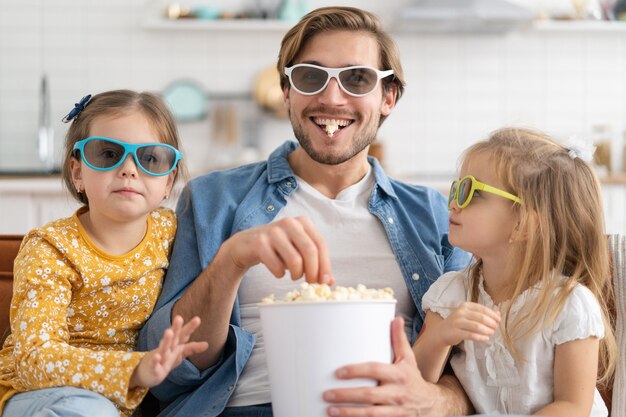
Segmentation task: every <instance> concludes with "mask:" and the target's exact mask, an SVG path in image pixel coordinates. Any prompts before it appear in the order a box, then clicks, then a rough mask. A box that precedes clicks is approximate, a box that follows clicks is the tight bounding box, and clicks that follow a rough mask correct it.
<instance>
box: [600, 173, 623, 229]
mask: <svg viewBox="0 0 626 417" xmlns="http://www.w3.org/2000/svg"><path fill="white" fill-rule="evenodd" d="M602 199H603V202H604V221H605V223H606V232H607V233H626V183H621V184H620V183H604V184H602Z"/></svg>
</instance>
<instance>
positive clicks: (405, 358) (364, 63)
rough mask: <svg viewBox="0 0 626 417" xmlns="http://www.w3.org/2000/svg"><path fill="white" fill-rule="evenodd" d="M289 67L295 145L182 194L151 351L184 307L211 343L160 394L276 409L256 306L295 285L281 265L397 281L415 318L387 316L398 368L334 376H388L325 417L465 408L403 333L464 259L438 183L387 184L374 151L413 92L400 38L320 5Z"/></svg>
mask: <svg viewBox="0 0 626 417" xmlns="http://www.w3.org/2000/svg"><path fill="white" fill-rule="evenodd" d="M278 70H279V72H280V74H281V86H282V88H283V91H284V98H285V103H286V106H287V107H288V109H289V116H290V119H291V123H292V125H293V130H294V134H295V136H296V138H297V140H298V143H299V146H298V145H297V144H295V143H293V142H287V143H285V144H284V145H282V146H281V147H279V148H278V149H277V150H276V151H274V153H272V154H271V155H270V157H269V159H268V161H265V162H262V163H257V164H252V165H247V166H244V167H240V168H236V169H232V170H229V171H222V172H214V173H210V174H208V175H205V176H203V177H200V178H197V179H195V180H193V181H191V182H190V184H189V185H188V186H187V188H186V190H185V192H184V193H183V196H182V198H181V201H180V203H179V207H178V216H179V217H178V224H179V228H178V233H177V235H176V241H175V245H174V248H173V254H172V259H171V263H170V267H169V270H168V274H167V277H166V279H165V283H164V287H163V292H162V294H161V298H160V300H159V302H158V304H157V307H156V309H155V312H154V314H153V316H152V317H151V319H150V320H149V322H148V324H147V325H146V326H145V328H144V330H143V331H142V334H141V340H140V349H142V350H143V349H149V348H152V347H153V346H154V345H155V343H158V340H159V339H160V337H161V334H162V333H163V330H164V329H165V328H167V326H169V325H170V317H172V316H173V315H174V314H179V315H182V316H183V317H184V318H185V320H189V319H191V318H192V317H193V316H195V315H198V316H200V318H201V319H202V323H203V324H202V326H201V328H200V329H198V330H197V331H196V333H195V335H194V338H195V339H197V340H205V341H207V342H208V343H209V349H208V350H207V351H205V352H204V353H202V354H198V355H195V356H192V357H191V358H190V361H185V362H184V363H183V365H181V366H180V367H179V368H177V369H176V370H174V371H173V372H172V373H171V374H170V377H169V378H168V381H166V382H165V383H164V384H162V385H161V386H160V387H158V388H157V389H155V390H154V393H155V395H156V396H157V397H158V398H159V399H160V400H161V401H163V402H165V403H166V404H167V406H166V408H165V409H164V410H163V412H162V415H167V416H174V415H175V416H190V415H203V416H218V415H219V416H239V417H241V416H247V415H254V416H258V415H267V416H271V408H270V404H269V402H270V390H269V382H268V376H267V369H266V366H265V352H264V349H263V344H262V343H255V340H256V341H259V340H260V339H262V334H261V331H260V320H259V312H258V309H257V308H256V306H255V305H256V303H258V302H259V301H260V299H261V298H262V297H264V296H266V295H268V294H270V293H275V294H284V293H286V292H287V291H289V290H292V289H294V287H295V286H296V285H294V283H292V282H291V281H290V280H277V279H275V277H282V276H283V275H284V274H285V273H286V272H288V273H289V274H290V276H291V279H292V280H295V279H298V278H301V277H305V279H306V280H307V281H308V282H318V283H322V282H325V283H333V282H337V283H339V284H341V285H345V286H355V285H356V284H358V283H363V284H365V285H367V286H368V287H374V288H380V287H392V288H393V289H394V292H395V295H396V298H397V300H398V303H397V313H398V315H400V316H402V317H403V319H404V321H403V319H400V318H397V319H396V320H394V322H393V323H392V345H393V349H394V353H395V360H394V363H393V364H356V365H349V366H346V367H344V368H342V369H340V370H338V371H337V376H338V377H339V378H360V377H365V378H374V379H377V380H379V381H380V384H379V385H378V386H377V387H375V388H352V389H336V390H330V391H328V392H326V393H324V399H325V400H326V401H327V402H329V409H328V412H329V415H333V416H335V415H337V416H357V415H365V414H364V413H371V414H367V415H381V416H382V415H418V413H419V415H436V416H442V415H458V414H465V413H467V412H468V411H469V410H468V408H469V405H468V402H467V399H466V397H465V395H464V393H463V391H462V389H461V388H460V386H459V384H458V381H456V380H455V379H454V378H453V377H444V378H443V379H442V381H441V382H440V383H439V385H434V384H429V383H426V382H425V381H424V380H423V379H422V378H421V376H420V374H419V371H418V370H417V366H416V364H415V360H414V357H413V353H412V351H411V347H410V345H409V342H408V340H407V336H406V334H408V335H409V338H410V339H411V341H414V340H415V338H416V337H417V333H418V332H419V330H420V329H421V326H422V319H423V314H424V313H423V311H422V309H421V297H422V295H423V294H424V292H425V291H426V290H427V288H428V287H429V285H430V284H431V283H432V282H433V281H434V280H435V279H436V278H437V277H438V276H439V275H441V274H443V273H444V272H446V271H449V270H456V269H460V268H463V267H464V266H466V265H467V263H468V261H469V258H468V255H467V254H465V253H464V252H461V251H459V250H458V249H454V248H453V247H452V246H451V245H450V244H449V242H448V239H447V232H448V212H447V203H446V201H445V199H444V198H443V197H442V196H441V195H440V194H438V193H437V192H435V191H433V190H428V189H426V188H423V187H419V186H412V185H408V184H404V183H400V182H398V181H395V180H392V179H390V178H388V177H386V176H385V174H384V172H383V170H382V169H381V167H380V165H379V164H378V162H377V161H376V160H375V159H369V160H368V158H367V152H368V149H369V145H370V144H371V143H372V141H373V140H374V139H375V137H376V133H377V131H378V127H379V126H380V124H381V123H382V122H383V120H384V119H385V118H386V117H387V116H388V115H389V114H390V113H391V111H392V110H393V108H394V106H395V104H396V101H397V100H398V99H399V98H400V96H401V95H402V92H403V90H404V81H403V72H402V67H401V64H400V59H399V56H398V52H397V50H396V47H395V45H394V43H393V41H392V40H391V38H390V37H389V36H388V35H387V34H386V33H385V32H383V31H382V29H381V28H380V23H379V21H378V20H377V18H376V17H375V16H373V15H371V14H370V13H368V12H365V11H362V10H359V9H355V8H348V7H329V8H321V9H317V10H314V11H312V12H311V13H309V14H308V15H306V16H305V17H303V18H302V20H301V21H300V22H299V23H298V24H297V25H296V26H295V27H294V28H292V29H291V30H290V31H289V32H288V33H287V34H286V35H285V37H284V39H283V41H282V45H281V50H280V53H279V59H278ZM404 322H406V325H404V324H403V323H404ZM405 333H406V334H405ZM338 403H354V404H358V405H357V406H350V407H348V406H345V405H343V406H340V405H339V404H338ZM333 404H337V405H333ZM371 405H374V407H371V408H365V407H369V406H371ZM394 413H397V414H394Z"/></svg>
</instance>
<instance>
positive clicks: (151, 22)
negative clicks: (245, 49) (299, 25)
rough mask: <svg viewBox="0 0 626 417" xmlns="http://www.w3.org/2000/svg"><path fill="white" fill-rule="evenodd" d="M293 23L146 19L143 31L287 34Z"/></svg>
mask: <svg viewBox="0 0 626 417" xmlns="http://www.w3.org/2000/svg"><path fill="white" fill-rule="evenodd" d="M293 25H294V22H288V21H284V20H277V19H223V20H203V19H179V20H169V19H163V18H157V17H153V18H147V19H146V20H144V22H143V27H144V28H145V29H153V30H195V31H273V32H287V31H288V30H289V29H290V28H291V27H292V26H293Z"/></svg>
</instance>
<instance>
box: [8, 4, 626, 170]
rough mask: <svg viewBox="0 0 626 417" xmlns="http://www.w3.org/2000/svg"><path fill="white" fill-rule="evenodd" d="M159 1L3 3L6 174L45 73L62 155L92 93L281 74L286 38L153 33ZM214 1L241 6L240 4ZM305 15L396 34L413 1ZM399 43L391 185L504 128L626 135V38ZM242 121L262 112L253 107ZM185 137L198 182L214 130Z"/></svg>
mask: <svg viewBox="0 0 626 417" xmlns="http://www.w3.org/2000/svg"><path fill="white" fill-rule="evenodd" d="M163 3H164V2H163V1H139V0H107V1H96V0H0V167H2V165H3V164H4V165H7V164H15V163H16V161H24V162H23V163H25V164H26V163H29V164H31V163H36V156H35V144H36V139H35V138H36V130H37V115H38V83H39V79H40V77H41V76H42V74H47V76H48V78H49V83H50V88H51V98H52V99H51V105H52V116H53V117H52V118H53V122H54V128H55V134H56V141H57V145H58V147H59V146H60V145H61V143H62V137H63V135H64V133H65V130H66V127H67V126H65V125H63V124H62V123H61V122H60V119H61V117H62V116H63V115H64V114H65V113H66V112H67V111H68V110H69V109H70V108H71V107H72V105H73V103H74V102H75V101H76V100H78V99H79V98H80V97H82V96H83V95H84V94H86V93H96V92H99V91H103V90H107V89H113V88H132V89H137V90H152V91H161V90H163V89H164V88H165V87H166V86H167V85H168V84H169V83H170V82H171V81H172V80H174V79H178V78H193V79H196V80H198V81H199V82H200V83H201V84H202V85H203V86H204V87H205V88H206V89H207V90H208V91H210V92H218V93H244V94H245V93H248V92H250V90H251V88H252V85H253V82H254V79H255V76H256V75H257V74H258V72H259V71H260V70H262V69H263V68H265V67H267V66H270V65H273V64H274V61H275V59H276V56H277V53H278V47H279V43H280V40H281V38H282V35H283V33H282V31H281V30H269V31H240V32H238V31H202V30H197V31H185V30H154V29H146V28H145V27H143V26H142V22H143V20H144V18H146V17H147V16H148V15H149V14H151V13H155V10H159V9H160V8H161V7H162V4H163ZM188 3H189V2H188ZM196 3H201V2H200V1H197V2H196ZM205 3H211V4H217V5H218V6H219V5H221V6H223V7H227V6H228V5H231V6H230V7H235V6H233V4H234V2H232V1H222V2H219V1H218V2H216V1H214V2H208V1H207V2H205ZM235 3H237V2H235ZM308 3H309V6H310V7H316V6H321V5H327V4H347V5H363V6H365V7H369V8H370V9H371V10H373V11H375V12H377V13H379V14H380V15H381V17H383V19H384V20H385V21H386V22H392V21H393V13H395V12H396V11H397V9H398V8H400V7H401V6H403V5H405V4H408V3H410V1H407V0H387V1H386V2H379V1H375V0H367V1H364V0H360V1H332V2H325V1H313V0H311V1H309V2H308ZM544 3H545V2H544ZM237 4H239V6H241V7H245V6H246V5H247V6H250V5H252V4H255V2H254V1H252V0H247V1H246V0H242V1H239V2H238V3H237ZM625 24H626V23H625ZM394 37H395V39H396V41H397V43H398V45H399V48H400V51H401V53H402V59H403V64H404V67H405V71H406V79H407V82H408V85H407V90H406V93H405V96H404V97H403V98H402V100H401V101H400V102H399V104H398V107H397V109H396V110H395V112H394V114H392V116H391V117H390V118H389V120H388V121H387V122H386V123H385V124H384V125H383V127H382V128H381V131H380V139H381V141H382V143H383V144H384V146H385V155H386V165H387V168H388V170H389V171H391V172H392V173H393V174H396V175H402V176H406V175H411V174H437V173H440V174H448V173H451V172H453V171H454V170H455V167H456V159H457V156H458V154H459V153H460V152H461V151H462V150H463V149H464V148H465V147H466V146H467V145H468V144H469V143H471V142H473V141H475V140H477V139H480V138H483V137H484V136H485V135H486V134H487V133H488V132H489V131H491V130H493V129H495V128H498V127H500V126H502V125H505V124H517V125H527V126H535V127H538V128H541V129H544V130H547V131H548V132H551V133H553V134H555V135H558V136H561V137H565V136H567V135H569V134H573V133H588V132H589V131H590V129H591V126H592V125H593V124H597V123H608V124H610V125H611V126H612V128H613V132H614V133H615V134H618V133H619V132H622V131H623V130H624V127H625V126H624V112H625V110H626V103H625V100H626V82H625V80H624V77H625V74H626V71H625V70H626V68H625V62H626V31H624V32H619V31H607V32H604V31H565V32H561V31H537V30H534V31H533V30H529V31H522V32H516V33H512V34H509V35H497V36H417V35H407V34H394ZM244 104H245V103H244ZM245 112H247V113H248V114H254V111H251V110H250V108H249V105H248V107H247V108H246V109H245ZM256 126H257V127H256V129H252V130H250V129H249V131H253V132H256V134H257V135H258V140H259V145H258V146H259V149H261V151H262V154H266V153H267V152H268V151H269V150H270V149H272V148H273V146H274V145H275V144H276V143H278V142H281V141H282V140H283V139H286V138H288V137H290V128H289V125H288V123H287V122H286V121H284V120H277V119H272V118H270V119H267V120H264V121H262V122H260V123H259V124H257V125H256ZM180 129H181V133H182V136H183V141H184V147H185V149H186V150H187V155H189V160H190V163H191V165H192V170H193V171H194V172H198V171H201V170H203V169H206V168H207V166H208V165H209V164H210V163H209V161H208V158H209V157H210V153H209V152H208V150H207V147H208V146H211V142H210V139H209V137H210V134H211V126H210V120H208V121H204V122H200V123H195V124H185V125H182V124H181V126H180ZM240 130H241V129H240Z"/></svg>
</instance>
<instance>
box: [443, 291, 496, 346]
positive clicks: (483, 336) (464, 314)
mask: <svg viewBox="0 0 626 417" xmlns="http://www.w3.org/2000/svg"><path fill="white" fill-rule="evenodd" d="M499 323H500V312H499V311H494V310H492V309H490V308H489V307H486V306H484V305H482V304H477V303H471V302H465V303H463V304H461V305H460V306H458V307H457V308H456V309H455V310H454V312H453V313H452V314H450V315H449V316H448V317H447V318H446V319H445V320H444V321H443V322H442V323H441V325H440V326H439V332H438V333H439V337H440V338H441V339H442V342H443V343H444V344H445V345H447V346H454V345H457V344H459V343H460V342H461V341H463V340H473V341H475V342H483V343H485V342H488V341H489V338H490V337H491V336H492V335H493V334H494V333H495V332H496V329H497V328H498V324H499Z"/></svg>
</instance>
